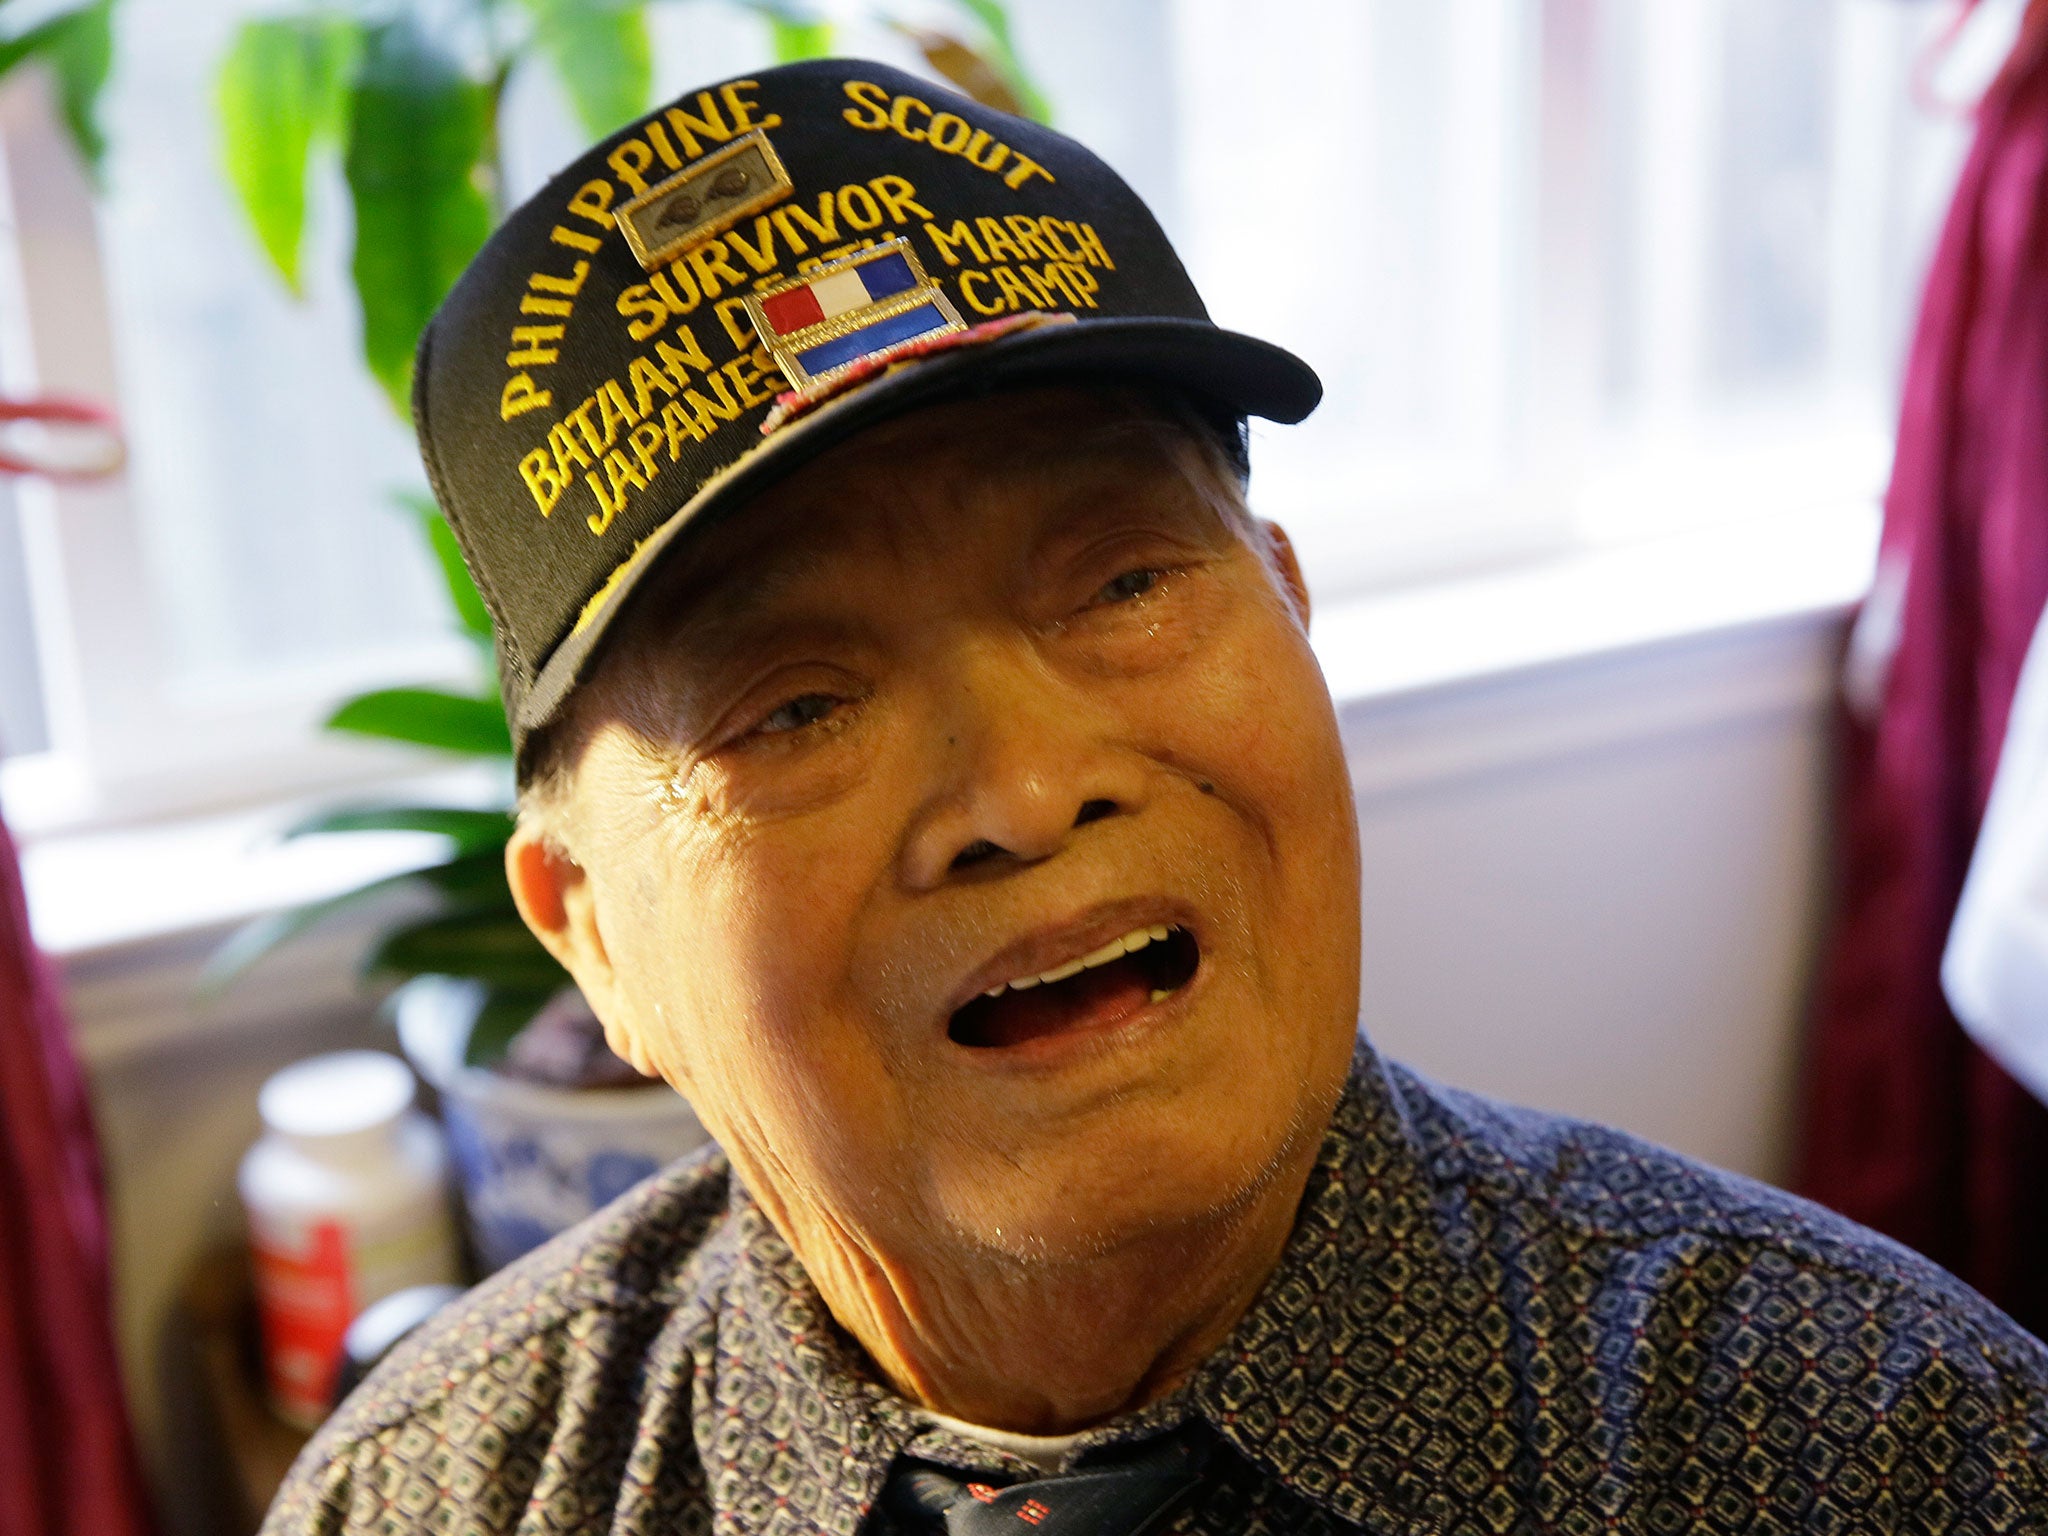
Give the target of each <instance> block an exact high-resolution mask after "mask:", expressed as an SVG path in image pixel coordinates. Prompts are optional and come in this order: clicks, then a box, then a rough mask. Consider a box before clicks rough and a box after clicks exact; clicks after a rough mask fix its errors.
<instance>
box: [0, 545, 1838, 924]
mask: <svg viewBox="0 0 2048 1536" xmlns="http://www.w3.org/2000/svg"><path fill="white" fill-rule="evenodd" d="M1876 533H1877V510H1876V508H1875V507H1873V506H1868V505H1858V506H1850V507H1845V508H1837V509H1830V510H1826V511H1816V512H1810V513H1806V514H1802V515H1799V516H1796V517H1780V518H1777V519H1774V520H1771V521H1769V522H1764V521H1755V522H1741V523H1735V524H1731V525H1727V526H1722V527H1718V528H1712V529H1708V530H1704V531H1699V532H1693V533H1687V534H1679V535H1672V536H1669V537H1666V538H1661V539H1655V540H1646V541H1643V542H1641V543H1638V544H1633V545H1627V546H1618V547H1611V548H1600V549H1592V550H1586V551H1582V552H1579V553H1576V554H1572V555H1569V556H1564V557H1559V558H1555V559H1551V560H1546V561H1542V562H1536V563H1531V564H1529V565H1526V566H1522V567H1517V568H1514V569H1510V570H1503V571H1497V572H1489V573H1486V574H1484V575H1478V576H1468V577H1463V578H1460V579H1456V580H1449V581H1443V582H1438V583H1432V584H1430V585H1427V586H1416V587H1410V588H1402V589H1398V590H1392V591H1386V592H1379V593H1372V594H1368V595H1364V596H1360V597H1356V598H1353V599H1351V600H1350V601H1347V602H1341V603H1335V604H1332V605H1330V606H1328V607H1327V608H1325V609H1322V610H1320V611H1318V612H1317V613H1316V614H1315V616H1314V621H1313V624H1312V626H1311V633H1312V638H1313V643H1314V646H1315V650H1316V654H1317V657H1318V659H1319V660H1320V662H1321V664H1322V667H1323V671H1324V674H1325V676H1326V677H1327V679H1328V681H1329V685H1330V691H1331V694H1332V696H1333V697H1334V698H1335V699H1336V701H1337V703H1338V706H1339V708H1340V709H1342V710H1346V711H1350V710H1353V709H1355V708H1360V707H1370V706H1371V705H1373V704H1375V703H1380V702H1394V701H1411V700H1414V699H1417V698H1419V697H1423V696H1427V695H1429V694H1432V693H1435V692H1440V691H1449V690H1453V689H1456V688H1458V687H1460V686H1463V685H1468V684H1475V683H1482V682H1485V683H1493V682H1501V681H1505V680H1510V679H1513V678H1516V677H1520V676H1527V675H1531V674H1535V673H1538V672H1542V671H1545V670H1549V669H1556V668H1560V667H1564V666H1568V665H1571V664H1574V663H1580V662H1592V661H1597V660H1599V659H1602V658H1614V657H1621V656H1629V655H1640V654H1643V653H1645V652H1648V651H1651V650H1653V649H1655V648H1658V647H1663V646H1670V645H1678V644H1683V643H1685V642H1688V641H1695V640H1702V639H1706V638H1710V637H1718V636H1727V635H1729V634H1731V633H1733V632H1737V631H1745V630H1754V629H1757V628H1759V627H1768V626H1771V625H1774V624H1785V623H1801V624H1812V623H1817V622H1822V621H1829V620H1834V619H1838V618H1840V617H1841V616H1842V615H1844V614H1846V613H1847V612H1848V610H1849V609H1850V608H1851V607H1852V606H1853V605H1854V604H1855V603H1856V602H1857V601H1858V600H1859V599H1860V598H1861V596H1862V595H1863V593H1864V591H1865V590H1866V589H1867V587H1868V586H1869V582H1870V576H1871V570H1872V565H1873V560H1874V555H1875V549H1876ZM489 784H490V780H489V778H488V776H487V774H486V773H485V772H483V771H480V770H477V769H462V768H458V769H453V770H449V771H446V772H443V773H439V774H434V775H430V776H426V777H420V778H414V779H409V780H405V781H401V782H393V783H391V784H388V785H386V786H385V789H386V791H387V793H388V794H390V795H391V796H393V797H399V796H403V797H414V796H419V797H427V798H433V799H445V800H446V801H447V802H448V803H471V804H474V803H478V802H479V800H480V799H481V798H482V797H483V796H485V795H487V794H488V790H489ZM329 798H330V799H331V798H332V797H329ZM362 798H380V797H377V796H371V795H364V796H362ZM310 808H311V805H310V804H309V803H308V802H306V801H303V800H300V801H295V802H291V803H285V804H279V803H272V804H266V805H261V806H255V807H251V808H249V809H246V810H241V811H236V812H233V813H230V814H224V815H216V816H209V817H204V818H198V819H188V820H181V821H176V822H165V823H158V824H153V825H139V826H126V827H121V828H117V829H112V830H105V831H98V832H82V833H75V834H70V835H65V836H51V837H46V838H43V839H40V840H37V841H35V842H32V843H31V844H30V845H29V846H28V847H27V848H26V849H25V851H24V853H23V860H22V863H23V873H24V878H25V881H26V883H27V886H28V895H29V907H30V911H31V913H32V914H33V917H34V921H35V927H36V933H37V937H38V939H39V941H40V942H41V944H42V945H43V947H44V948H45V949H46V950H48V951H49V952H50V953H51V954H53V955H56V956H59V957H62V958H64V959H66V960H69V961H73V962H77V961H82V960H85V959H88V958H91V957H94V956H101V955H108V954H112V953H119V952H121V951H123V950H126V949H130V948H135V947H140V946H143V945H147V944H149V943H151V942H154V941H160V940H169V939H174V938H180V937H185V936H189V935H193V934H196V933H200V932H203V931H205V930H208V929H213V928H218V927H222V926H224V925H227V924H231V923H234V922H237V921H240V920H241V919H244V918H247V917H250V916H252V915H254V914H257V913H260V912H265V911H270V910H274V909H276V908H279V907H284V906H290V905H293V904H295V903H298V902H303V901H308V900H312V899H316V898H318V897H322V896H327V895H332V894H334V893H336V892H339V891H343V890H347V889H350V888H351V887H353V886H355V885H359V884H361V883H363V882H365V881H367V880H371V879H376V878H379V877H382V876H386V875H392V874H398V873H401V872H404V871H406V870H410V869H414V868H417V867H419V866H420V865H421V864H423V863H425V862H427V861H429V860H430V859H431V858H432V857H433V856H434V854H435V853H436V852H437V851H438V841H437V840H436V839H433V838H428V837H421V836H415V835H411V834H399V833H394V834H378V835H375V836H370V835H356V836H350V837H331V838H328V837H322V838H309V839H305V840H303V841H298V842H292V843H283V842H280V841H279V840H278V838H277V836H276V834H277V832H278V831H279V830H280V829H281V828H283V827H285V826H287V825H289V824H290V823H291V822H292V821H293V820H294V819H296V818H297V817H298V816H300V815H303V814H304V813H305V812H306V811H307V810H308V809H310Z"/></svg>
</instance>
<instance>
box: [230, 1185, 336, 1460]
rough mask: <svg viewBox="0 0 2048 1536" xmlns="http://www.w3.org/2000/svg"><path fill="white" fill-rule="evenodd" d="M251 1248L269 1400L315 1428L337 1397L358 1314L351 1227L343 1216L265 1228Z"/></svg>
mask: <svg viewBox="0 0 2048 1536" xmlns="http://www.w3.org/2000/svg"><path fill="white" fill-rule="evenodd" d="M251 1251H252V1253H253V1256H254V1261H255V1269H256V1306H257V1312H258V1314H259V1316H260V1317H261V1320H262V1327H263V1361H264V1373H265V1376H266V1377H267V1379H268V1386H269V1389H270V1400H271V1402H272V1403H273V1404H275V1405H276V1407H277V1410H278V1412H279V1413H281V1414H282V1415H283V1416H284V1417H285V1418H287V1419H289V1420H290V1421H291V1422H292V1423H294V1424H297V1425H299V1426H300V1427H301V1428H311V1427H312V1426H314V1425H317V1424H318V1423H319V1422H320V1421H321V1420H322V1419H323V1418H325V1417H326V1416H327V1410H328V1407H329V1405H330V1404H331V1403H332V1402H333V1399H334V1383H335V1378H336V1376H337V1374H338V1373H339V1371H340V1369H341V1346H342V1338H343V1336H344V1335H345V1334H346V1333H347V1332H348V1325H349V1323H350V1322H351V1321H352V1320H353V1319H354V1318H355V1315H356V1307H355V1296H354V1294H353V1292H354V1285H353V1283H352V1277H351V1275H350V1273H349V1270H350V1265H349V1234H348V1231H347V1229H346V1228H345V1227H343V1226H342V1224H341V1223H340V1222H338V1221H315V1222H312V1223H309V1224H308V1225H306V1226H304V1227H301V1228H299V1229H298V1230H297V1231H295V1232H291V1233H283V1232H265V1231H261V1230H259V1231H257V1232H255V1233H253V1234H252V1242H251Z"/></svg>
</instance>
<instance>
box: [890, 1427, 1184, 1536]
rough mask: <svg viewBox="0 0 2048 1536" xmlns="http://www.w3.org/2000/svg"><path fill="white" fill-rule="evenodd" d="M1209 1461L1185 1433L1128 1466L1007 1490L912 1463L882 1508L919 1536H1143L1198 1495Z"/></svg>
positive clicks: (1145, 1450)
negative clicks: (1190, 1495)
mask: <svg viewBox="0 0 2048 1536" xmlns="http://www.w3.org/2000/svg"><path fill="white" fill-rule="evenodd" d="M1208 1459H1209V1440H1208V1437H1207V1435H1206V1434H1204V1433H1203V1432H1202V1431H1201V1430H1200V1428H1199V1427H1198V1426H1195V1425H1186V1426H1183V1427H1182V1428H1180V1429H1178V1430H1175V1431H1174V1432H1173V1433H1172V1434H1170V1435H1163V1436H1161V1437H1160V1438H1159V1439H1157V1440H1151V1441H1147V1442H1145V1444H1144V1445H1143V1446H1142V1447H1141V1448H1140V1449H1139V1451H1138V1453H1137V1454H1136V1455H1134V1456H1130V1457H1128V1458H1126V1459H1124V1460H1120V1461H1117V1462H1114V1463H1107V1464H1100V1465H1095V1466H1084V1467H1077V1468H1076V1469H1075V1470H1073V1471H1072V1472H1068V1473H1064V1474H1062V1475H1061V1476H1058V1477H1039V1478H1033V1479H1031V1480H1030V1481H1029V1482H1023V1483H1011V1484H1009V1485H1008V1486H1007V1487H997V1486H993V1485H991V1484H989V1483H985V1482H976V1481H972V1480H969V1479H963V1478H959V1477H955V1476H954V1475H953V1474H952V1473H950V1472H947V1471H944V1470H942V1469H940V1468H938V1467H934V1466H930V1465H928V1464H926V1463H922V1462H914V1461H913V1462H905V1463H903V1464H902V1465H901V1466H899V1467H897V1469H896V1470H895V1471H894V1472H893V1473H891V1474H890V1477H889V1484H888V1486H887V1487H886V1488H885V1489H884V1490H883V1492H882V1505H883V1508H885V1509H886V1510H888V1512H889V1513H890V1515H892V1516H893V1517H895V1518H896V1519H898V1520H900V1521H902V1522H903V1523H904V1524H905V1526H906V1527H907V1528H908V1529H910V1530H912V1531H916V1532H919V1533H920V1536H923V1533H930V1536H938V1533H940V1532H944V1536H1139V1533H1140V1532H1142V1531H1146V1530H1149V1529H1151V1528H1152V1526H1153V1524H1154V1522H1155V1521H1157V1520H1159V1519H1160V1518H1161V1517H1162V1516H1163V1515H1165V1514H1166V1512H1167V1511H1168V1510H1169V1509H1170V1508H1171V1507H1172V1506H1173V1505H1174V1504H1175V1503H1177V1502H1179V1500H1180V1498H1181V1496H1182V1495H1183V1494H1185V1493H1186V1492H1187V1491H1188V1490H1189V1489H1190V1488H1192V1487H1194V1485H1195V1481H1196V1479H1197V1478H1198V1477H1200V1475H1201V1471H1202V1466H1203V1464H1204V1463H1205V1462H1206V1461H1207V1460H1208Z"/></svg>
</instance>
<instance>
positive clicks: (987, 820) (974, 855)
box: [905, 644, 1146, 888]
mask: <svg viewBox="0 0 2048 1536" xmlns="http://www.w3.org/2000/svg"><path fill="white" fill-rule="evenodd" d="M951 671H952V675H951V676H949V677H948V679H947V682H946V685H945V691H944V694H943V697H942V702H941V705H940V707H939V708H938V709H937V710H935V711H934V714H933V717H932V732H931V738H930V744H929V746H928V747H927V750H926V760H927V761H928V762H930V763H931V765H932V770H931V781H930V782H931V786H932V787H931V794H930V796H929V798H928V799H927V801H926V803H925V804H924V806H923V807H922V808H921V810H920V812H919V814H918V817H917V821H916V823H915V825H914V826H913V828H912V830H911V835H910V838H909V840H908V843H907V846H906V849H905V857H906V864H907V868H906V875H907V878H908V880H909V882H910V883H911V884H912V885H913V886H915V887H918V888H929V887H933V886H936V885H939V884H941V883H943V882H944V881H945V880H947V879H948V878H951V877H954V876H956V875H958V874H960V873H962V872H964V871H968V870H974V869H980V868H982V867H984V866H986V867H990V868H993V867H997V866H1001V865H1005V864H1010V865H1015V864H1031V863H1036V862H1038V861H1039V860H1041V859H1046V858H1050V857H1051V856H1052V855H1053V854H1055V853H1057V852H1059V850H1060V849H1061V848H1062V847H1064V846H1065V845H1066V843H1067V841H1068V840H1069V839H1070V838H1071V837H1072V836H1073V834H1074V832H1075V830H1076V829H1077V828H1079V827H1082V826H1085V825H1087V824H1088V823H1089V822H1091V821H1099V820H1101V819H1102V818H1103V817H1106V816H1114V815H1118V814H1124V813H1128V812H1130V811H1134V810H1136V809H1137V808H1138V806H1139V804H1140V802H1141V800H1142V797H1143V795H1144V793H1145V783H1146V774H1145V771H1144V762H1143V759H1142V757H1141V755H1140V754H1139V753H1138V751H1137V750H1136V748H1135V745H1134V744H1133V743H1132V742H1131V741H1130V740H1129V739H1128V736H1127V734H1126V733H1125V732H1124V731H1123V730H1121V729H1120V728H1119V727H1120V726H1121V724H1122V722H1121V721H1120V719H1119V715H1118V712H1117V711H1116V710H1115V709H1114V708H1112V707H1111V705H1112V703H1113V701H1111V700H1107V699H1104V698H1100V697H1096V696H1094V694H1093V692H1092V690H1091V689H1089V688H1088V687H1087V685H1086V684H1085V683H1076V682H1074V681H1072V680H1068V679H1065V678H1062V677H1061V676H1059V675H1058V674H1057V673H1056V672H1055V671H1054V670H1053V669H1052V668H1051V667H1050V666H1048V665H1047V664H1046V663H1045V662H1044V661H1043V660H1042V659H1041V658H1039V657H1038V656H1037V655H1036V654H1035V653H1034V652H1033V651H1032V650H1031V648H1030V647H1029V646H1027V645H1010V644H989V645H984V646H978V647H975V648H974V650H973V652H972V654H971V655H968V656H963V657H961V658H960V659H959V662H958V664H957V665H956V667H955V668H953V669H951Z"/></svg>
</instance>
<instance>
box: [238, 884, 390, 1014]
mask: <svg viewBox="0 0 2048 1536" xmlns="http://www.w3.org/2000/svg"><path fill="white" fill-rule="evenodd" d="M426 873H427V871H424V870H408V871H406V872H405V873H403V874H398V875H386V876H385V877H384V878H383V879H381V880H372V881H370V882H368V883H367V884H365V885H359V886H357V887H356V888H355V889H354V890H352V891H343V892H341V893H340V894H339V895H335V896H327V897H323V898H322V899H321V900H319V901H309V902H307V903H305V904H304V905H303V906H297V907H289V908H287V909H286V910H284V911H282V912H266V913H264V914H263V915H262V916H261V917H254V918H251V919H250V920H249V921H248V922H246V923H244V924H242V926H241V927H239V928H237V929H236V930H235V931H234V932H233V933H231V934H229V935H228V937H227V940H226V941H225V942H224V943H223V944H222V945H221V946H220V948H218V949H216V950H215V951H214V952H213V954H212V955H211V956H209V957H208V959H207V962H206V968H205V970H203V971H202V972H201V973H200V976H199V991H200V992H201V994H202V995H211V994H213V993H216V992H219V991H221V990H222V989H223V988H225V987H226V986H227V984H228V983H229V982H231V981H233V980H234V979H235V978H236V977H237V976H240V975H241V974H242V973H243V972H244V971H246V970H248V969H249V967H250V966H252V965H254V964H255V963H256V962H257V961H258V960H261V959H262V958H263V957H264V956H265V955H267V954H269V953H270V952H271V951H272V950H273V949H276V948H277V947H278V945H280V944H282V943H284V942H285V941H286V940H287V939H292V938H296V937H298V935H300V934H302V933H304V932H305V931H306V930H307V929H309V928H312V927H315V926H316V925H318V924H320V923H323V922H325V921H326V920H327V919H328V918H330V917H332V916H334V915H335V914H336V913H337V912H345V911H347V910H348V909H349V908H351V907H356V906H361V905H362V904H363V903H364V902H366V901H369V900H370V899H371V898H372V897H376V896H381V895H384V894H385V893H386V892H389V891H396V890H402V889H404V888H405V887H407V886H410V885H412V884H413V883H414V882H416V881H417V880H419V879H420V878H421V877H422V876H423V875H424V874H426Z"/></svg>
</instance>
